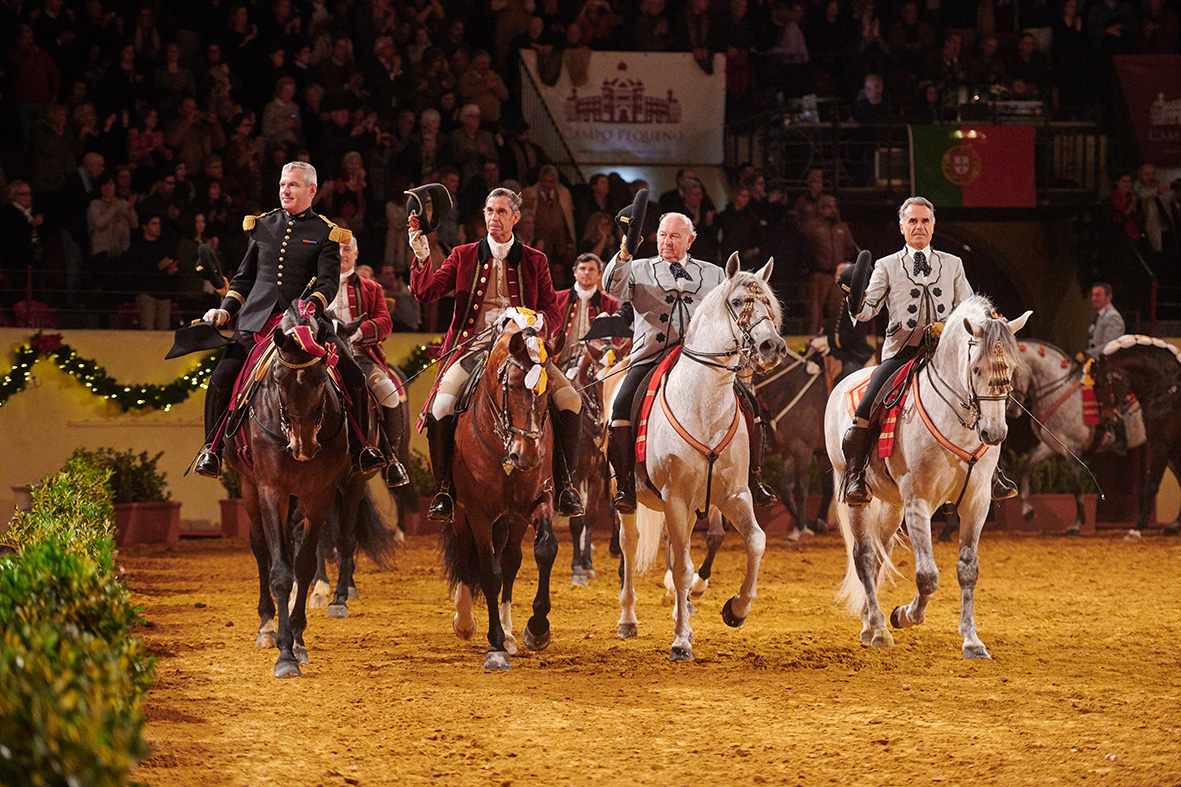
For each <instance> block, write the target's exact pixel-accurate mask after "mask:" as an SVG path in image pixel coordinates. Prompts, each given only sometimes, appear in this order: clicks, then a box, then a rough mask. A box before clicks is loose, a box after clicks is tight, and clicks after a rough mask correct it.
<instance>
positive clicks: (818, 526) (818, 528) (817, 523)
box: [809, 519, 828, 536]
mask: <svg viewBox="0 0 1181 787" xmlns="http://www.w3.org/2000/svg"><path fill="white" fill-rule="evenodd" d="M809 529H810V530H811V531H812V532H813V533H815V534H816V535H818V536H823V535H825V534H826V533H828V522H826V521H824V520H823V519H813V520H812V524H811V525H810V526H809Z"/></svg>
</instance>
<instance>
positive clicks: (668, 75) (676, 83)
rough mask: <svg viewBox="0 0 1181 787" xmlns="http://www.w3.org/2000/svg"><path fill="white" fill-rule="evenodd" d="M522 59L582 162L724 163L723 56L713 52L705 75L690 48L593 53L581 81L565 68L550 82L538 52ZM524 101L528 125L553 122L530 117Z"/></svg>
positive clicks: (724, 85)
mask: <svg viewBox="0 0 1181 787" xmlns="http://www.w3.org/2000/svg"><path fill="white" fill-rule="evenodd" d="M521 59H522V62H523V63H524V67H525V69H526V70H527V71H528V73H529V75H530V76H532V80H533V83H534V84H536V85H537V88H538V90H539V91H540V94H541V100H542V101H543V102H544V103H545V106H546V107H547V108H548V110H549V114H550V116H551V117H552V118H553V120H554V122H555V123H556V124H557V127H558V131H559V132H560V133H561V134H562V136H563V137H564V138H565V140H566V144H567V146H569V148H570V152H571V154H572V155H573V157H574V160H575V161H577V162H579V163H580V164H596V163H607V162H610V163H614V164H677V165H706V164H715V165H716V164H721V163H722V157H723V146H722V139H723V126H724V123H723V117H724V115H725V110H726V58H725V56H724V55H714V72H713V74H706V73H705V72H704V71H702V70H701V69H700V68H699V67H698V66H697V64H696V63H695V62H694V61H693V57H692V56H691V55H690V54H689V53H688V52H592V53H591V56H590V64H589V67H588V69H587V80H586V83H585V84H584V85H582V86H581V87H576V86H575V85H574V83H573V82H571V81H570V72H569V69H567V68H565V67H563V68H562V72H561V75H560V76H559V78H558V81H557V84H555V85H554V86H553V87H549V86H547V85H544V84H542V82H541V79H540V78H539V77H538V74H537V55H536V53H535V52H533V51H532V50H522V51H521ZM524 90H526V91H528V90H530V86H529V80H528V79H526V80H525V85H524ZM524 104H525V106H526V115H527V116H526V120H527V121H528V122H529V124H530V125H532V126H534V127H535V128H536V127H538V126H548V125H549V120H548V119H547V118H540V117H528V114H529V109H530V108H531V107H530V104H531V102H528V101H526V102H524ZM534 106H535V105H534ZM536 109H537V110H540V107H536Z"/></svg>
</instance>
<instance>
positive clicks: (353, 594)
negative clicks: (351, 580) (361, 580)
mask: <svg viewBox="0 0 1181 787" xmlns="http://www.w3.org/2000/svg"><path fill="white" fill-rule="evenodd" d="M360 598H361V594H360V593H358V592H357V589H356V588H355V587H353V586H352V585H349V601H357V600H358V599H360Z"/></svg>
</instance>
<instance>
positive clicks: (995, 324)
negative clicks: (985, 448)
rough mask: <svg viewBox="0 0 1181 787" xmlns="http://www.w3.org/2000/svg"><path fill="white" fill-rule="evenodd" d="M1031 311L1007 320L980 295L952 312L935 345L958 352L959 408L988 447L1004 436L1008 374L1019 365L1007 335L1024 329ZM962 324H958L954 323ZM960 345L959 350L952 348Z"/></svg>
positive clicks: (1006, 430) (1009, 389)
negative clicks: (962, 389)
mask: <svg viewBox="0 0 1181 787" xmlns="http://www.w3.org/2000/svg"><path fill="white" fill-rule="evenodd" d="M1031 314H1033V312H1029V311H1027V312H1025V314H1023V315H1021V316H1020V317H1018V318H1017V319H1015V320H1012V321H1009V320H1006V319H1005V318H1004V317H1001V316H1000V315H999V314H997V313H996V312H995V311H994V310H993V308H992V303H990V302H989V300H988V299H987V298H985V297H984V296H982V295H976V296H973V297H972V298H969V299H968V300H967V301H965V302H964V303H963V304H961V305H960V306H959V307H957V308H956V310H955V312H953V313H952V315H951V318H950V319H949V320H948V328H949V329H950V330H945V331H944V333H943V336H942V337H941V338H940V340H939V343H940V346H943V345H944V342H949V345H950V347H951V349H952V350H953V351H956V350H960V352H962V355H961V357H962V358H963V361H962V362H963V364H964V367H965V369H964V380H965V385H966V388H967V401H963V402H961V403H960V405H961V407H963V408H965V409H967V410H968V412H969V413H970V414H971V415H972V416H974V419H975V423H974V426H975V429H976V432H977V434H979V435H980V439H981V440H982V441H983V442H985V443H987V444H988V445H1000V444H1001V442H1002V441H1003V440H1004V439H1005V437H1006V436H1007V435H1008V433H1009V424H1008V422H1007V421H1006V420H1005V409H1006V405H1007V404H1008V400H1009V395H1010V393H1011V392H1012V390H1013V371H1014V369H1015V368H1016V367H1017V365H1018V364H1019V363H1020V362H1019V360H1018V358H1019V355H1018V350H1017V340H1016V339H1014V338H1013V334H1014V333H1016V332H1017V331H1019V330H1021V328H1023V327H1024V326H1025V322H1026V321H1027V320H1028V319H1029V316H1030V315H1031ZM960 319H962V322H960ZM961 342H962V348H959V347H956V346H955V345H957V344H960V343H961Z"/></svg>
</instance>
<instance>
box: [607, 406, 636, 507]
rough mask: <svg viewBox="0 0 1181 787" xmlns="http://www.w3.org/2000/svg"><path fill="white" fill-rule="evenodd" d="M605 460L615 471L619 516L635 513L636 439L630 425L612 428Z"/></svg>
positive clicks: (608, 437)
mask: <svg viewBox="0 0 1181 787" xmlns="http://www.w3.org/2000/svg"><path fill="white" fill-rule="evenodd" d="M607 459H608V461H610V462H611V469H612V470H614V471H615V490H616V491H615V500H614V501H612V504H613V505H614V506H615V510H616V511H618V512H619V513H621V514H634V513H636V438H635V436H634V435H633V433H632V427H631V424H628V425H626V426H612V427H611V430H610V433H609V434H608V436H607Z"/></svg>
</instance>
